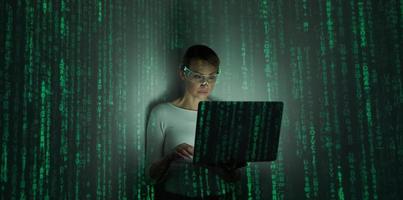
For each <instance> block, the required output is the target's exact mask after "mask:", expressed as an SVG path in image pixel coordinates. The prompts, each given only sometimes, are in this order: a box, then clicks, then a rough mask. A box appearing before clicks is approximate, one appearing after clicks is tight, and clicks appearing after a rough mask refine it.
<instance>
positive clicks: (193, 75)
mask: <svg viewBox="0 0 403 200" xmlns="http://www.w3.org/2000/svg"><path fill="white" fill-rule="evenodd" d="M183 72H184V73H185V76H186V77H187V78H188V79H189V80H191V81H193V82H198V83H204V82H206V81H207V82H208V83H214V82H215V81H216V80H217V77H218V74H219V73H220V70H218V71H217V73H216V74H213V75H203V74H200V73H197V72H194V71H192V70H191V69H189V68H188V67H187V66H184V69H183Z"/></svg>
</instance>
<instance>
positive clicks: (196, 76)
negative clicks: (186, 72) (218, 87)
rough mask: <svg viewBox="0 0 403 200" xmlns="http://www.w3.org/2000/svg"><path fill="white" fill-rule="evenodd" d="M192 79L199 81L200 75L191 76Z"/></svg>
mask: <svg viewBox="0 0 403 200" xmlns="http://www.w3.org/2000/svg"><path fill="white" fill-rule="evenodd" d="M193 78H194V79H201V78H202V77H201V76H200V75H193Z"/></svg>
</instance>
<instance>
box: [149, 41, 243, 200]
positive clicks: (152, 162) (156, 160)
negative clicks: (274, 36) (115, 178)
mask: <svg viewBox="0 0 403 200" xmlns="http://www.w3.org/2000/svg"><path fill="white" fill-rule="evenodd" d="M219 64H220V60H219V58H218V56H217V54H216V53H215V52H214V51H213V50H212V49H210V48H209V47H207V46H205V45H194V46H191V47H189V48H188V49H187V51H186V53H185V55H184V57H183V62H182V65H181V67H180V68H179V69H178V75H179V77H180V79H181V81H182V83H183V86H184V92H183V94H182V95H181V96H180V97H179V98H177V99H175V100H173V101H171V102H166V103H162V104H159V105H157V106H155V107H154V108H153V109H152V111H151V113H150V117H149V121H148V124H147V133H146V134H147V135H146V166H145V175H146V179H147V181H148V182H149V183H151V184H155V185H156V186H157V187H156V189H160V191H158V192H156V193H155V194H156V196H155V197H156V199H232V197H235V194H234V193H233V192H231V188H232V189H233V186H234V184H235V182H237V181H239V180H240V170H239V169H228V168H225V167H224V166H223V167H211V166H195V165H193V164H192V158H193V151H194V149H193V147H194V141H195V130H196V120H197V107H198V103H199V102H200V101H209V100H210V99H209V95H210V94H211V92H212V90H213V89H214V86H215V82H216V80H217V76H218V74H219ZM232 191H233V190H232Z"/></svg>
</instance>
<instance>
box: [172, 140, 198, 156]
mask: <svg viewBox="0 0 403 200" xmlns="http://www.w3.org/2000/svg"><path fill="white" fill-rule="evenodd" d="M193 153H194V149H193V146H192V145H190V144H187V143H182V144H179V145H178V146H176V147H175V148H174V149H173V152H172V153H171V158H172V160H175V159H178V158H184V159H193Z"/></svg>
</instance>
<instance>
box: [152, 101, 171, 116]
mask: <svg viewBox="0 0 403 200" xmlns="http://www.w3.org/2000/svg"><path fill="white" fill-rule="evenodd" d="M168 108H169V102H162V103H159V104H157V105H155V106H154V107H153V108H152V109H151V112H158V113H159V112H163V111H165V110H167V109H168Z"/></svg>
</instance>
